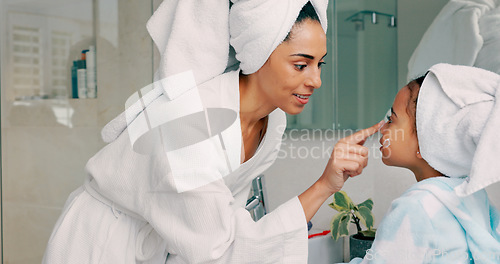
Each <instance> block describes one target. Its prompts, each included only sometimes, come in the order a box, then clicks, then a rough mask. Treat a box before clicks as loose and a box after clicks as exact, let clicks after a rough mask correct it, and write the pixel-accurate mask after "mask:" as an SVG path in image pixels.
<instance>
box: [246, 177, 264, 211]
mask: <svg viewBox="0 0 500 264" xmlns="http://www.w3.org/2000/svg"><path fill="white" fill-rule="evenodd" d="M266 196H267V194H266V190H265V181H264V175H259V176H257V177H256V178H255V179H253V180H252V188H251V190H250V195H249V198H248V200H247V205H246V206H245V209H247V210H248V211H249V212H250V214H251V215H252V218H253V220H254V221H257V220H259V219H260V218H262V217H263V216H264V215H265V214H266V213H267V210H266V203H265V197H266Z"/></svg>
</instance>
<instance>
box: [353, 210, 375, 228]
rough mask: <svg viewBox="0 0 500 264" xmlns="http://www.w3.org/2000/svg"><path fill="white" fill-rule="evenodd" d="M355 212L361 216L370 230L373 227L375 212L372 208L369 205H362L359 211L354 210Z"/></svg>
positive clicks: (360, 218)
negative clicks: (373, 212)
mask: <svg viewBox="0 0 500 264" xmlns="http://www.w3.org/2000/svg"><path fill="white" fill-rule="evenodd" d="M354 214H355V215H356V216H357V217H358V218H359V220H360V221H361V223H362V224H363V225H364V226H366V228H367V229H368V230H370V229H371V228H372V227H373V222H374V219H373V214H372V210H370V209H369V208H368V207H365V206H360V207H359V210H358V211H354Z"/></svg>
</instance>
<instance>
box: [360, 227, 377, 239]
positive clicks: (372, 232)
mask: <svg viewBox="0 0 500 264" xmlns="http://www.w3.org/2000/svg"><path fill="white" fill-rule="evenodd" d="M376 231H377V229H369V230H363V231H361V232H359V233H361V234H363V236H365V237H375V232H376Z"/></svg>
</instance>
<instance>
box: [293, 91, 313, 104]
mask: <svg viewBox="0 0 500 264" xmlns="http://www.w3.org/2000/svg"><path fill="white" fill-rule="evenodd" d="M293 95H294V96H295V98H296V99H297V101H299V103H301V104H304V105H305V104H307V102H309V97H311V95H312V93H311V94H297V93H294V94H293Z"/></svg>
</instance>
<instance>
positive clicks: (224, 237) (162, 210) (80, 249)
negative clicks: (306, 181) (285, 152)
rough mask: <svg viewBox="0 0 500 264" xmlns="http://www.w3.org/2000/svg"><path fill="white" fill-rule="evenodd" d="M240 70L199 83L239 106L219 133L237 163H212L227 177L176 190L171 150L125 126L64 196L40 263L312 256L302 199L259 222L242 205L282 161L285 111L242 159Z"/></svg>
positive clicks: (205, 91)
mask: <svg viewBox="0 0 500 264" xmlns="http://www.w3.org/2000/svg"><path fill="white" fill-rule="evenodd" d="M238 73H239V71H233V72H229V73H226V74H223V75H221V76H218V77H216V78H214V79H212V80H210V81H208V82H206V83H204V84H202V85H200V86H199V87H198V88H199V92H200V95H201V97H202V98H204V97H206V96H211V97H212V98H218V100H211V102H215V103H214V104H219V105H218V106H217V107H224V108H229V109H233V110H234V111H235V112H236V113H238V116H237V118H236V121H235V122H234V123H233V124H232V125H231V126H230V127H229V128H228V129H227V130H226V131H225V132H224V133H223V134H222V138H224V144H225V148H226V150H227V154H228V158H229V160H230V163H231V164H235V163H236V164H237V168H235V169H233V172H232V173H230V174H228V175H227V176H224V172H218V171H217V170H213V168H211V167H210V166H211V164H206V166H207V171H212V173H220V174H221V175H222V176H224V177H221V180H217V181H214V182H212V183H210V184H207V185H205V186H202V187H199V188H196V189H193V190H188V191H185V192H180V193H179V192H177V190H176V187H175V184H174V180H173V179H172V177H171V176H172V174H171V172H170V170H169V167H168V166H169V165H168V162H166V161H165V160H166V159H165V158H166V155H165V153H164V152H162V151H158V152H157V153H156V155H142V154H138V153H136V152H134V151H133V150H132V148H131V145H130V140H129V137H128V131H127V130H125V131H124V132H123V133H122V134H121V135H120V136H119V137H118V138H117V139H116V140H115V141H113V142H112V143H110V144H109V145H107V146H106V147H104V148H103V149H102V150H101V151H99V152H98V153H97V154H96V155H95V156H94V157H92V158H91V159H90V160H89V162H88V164H87V166H86V170H87V172H88V177H89V178H88V180H87V183H86V184H85V185H84V186H83V187H81V188H79V189H78V190H76V191H75V192H73V193H72V194H71V196H70V198H69V199H68V202H67V203H66V205H65V207H64V209H63V213H62V215H61V217H60V218H59V220H58V222H57V224H56V227H55V229H54V231H53V233H52V236H51V237H50V241H49V243H48V247H47V250H46V253H45V256H44V261H43V263H48V264H58V263H64V264H67V263H72V264H73V263H110V264H115V263H120V264H129V263H165V258H167V261H166V263H168V264H172V263H306V262H307V224H306V219H305V215H304V211H303V209H302V206H301V204H300V202H299V200H298V198H297V197H294V198H292V199H291V200H289V201H288V202H286V203H285V204H283V205H281V206H280V207H278V208H277V209H276V210H274V211H272V212H271V213H269V214H268V215H266V216H264V217H263V218H262V219H260V220H259V221H257V222H254V221H253V220H252V218H251V216H250V214H249V213H248V212H247V211H246V210H245V209H244V206H245V202H246V199H247V197H248V193H249V189H250V183H251V181H252V179H253V178H255V177H256V176H258V175H259V174H261V173H262V172H263V171H264V170H266V169H267V168H268V167H269V166H270V165H271V164H272V163H273V162H274V160H275V159H276V156H277V153H278V151H279V147H280V144H281V137H282V134H283V131H284V128H285V125H286V117H285V114H284V112H283V111H281V110H280V109H276V110H275V111H274V112H272V113H271V114H270V115H269V120H268V127H267V131H266V135H265V137H264V139H263V140H262V142H261V143H260V145H259V147H258V149H257V151H256V153H255V155H254V156H253V157H252V158H251V159H250V160H248V161H247V162H245V163H243V164H241V165H240V158H241V153H242V152H241V150H242V147H241V146H242V144H241V127H240V119H239V89H238V87H239V86H238ZM153 103H154V102H153ZM207 107H210V106H207ZM213 107H215V105H213ZM231 138H233V139H234V138H239V139H240V140H239V141H238V140H236V141H235V140H228V139H231ZM167 255H168V257H167Z"/></svg>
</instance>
